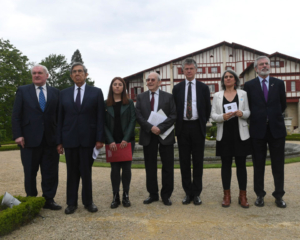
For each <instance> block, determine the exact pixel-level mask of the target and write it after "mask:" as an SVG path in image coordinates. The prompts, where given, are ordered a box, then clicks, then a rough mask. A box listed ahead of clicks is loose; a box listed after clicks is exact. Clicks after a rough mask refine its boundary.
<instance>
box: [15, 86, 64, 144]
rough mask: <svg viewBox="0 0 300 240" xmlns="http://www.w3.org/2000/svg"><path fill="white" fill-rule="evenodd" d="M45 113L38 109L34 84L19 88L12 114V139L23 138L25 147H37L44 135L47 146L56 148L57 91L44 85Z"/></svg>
mask: <svg viewBox="0 0 300 240" xmlns="http://www.w3.org/2000/svg"><path fill="white" fill-rule="evenodd" d="M46 88H47V102H46V107H45V111H44V112H43V111H42V109H41V108H40V104H39V102H38V98H37V95H36V89H35V85H34V84H29V85H24V86H20V87H19V88H18V90H17V93H16V98H15V103H14V107H13V114H12V130H13V139H14V140H15V139H16V138H19V137H24V140H25V147H38V146H39V145H40V144H41V142H42V139H43V136H44V134H45V139H46V141H47V144H48V146H56V141H55V134H56V126H57V112H58V99H59V90H57V89H56V88H53V87H50V86H48V85H46Z"/></svg>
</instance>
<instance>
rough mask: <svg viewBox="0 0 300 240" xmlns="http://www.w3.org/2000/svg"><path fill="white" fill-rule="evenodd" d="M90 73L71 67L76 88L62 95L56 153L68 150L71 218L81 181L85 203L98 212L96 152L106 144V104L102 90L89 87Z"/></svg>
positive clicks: (68, 193)
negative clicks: (94, 193) (94, 180)
mask: <svg viewBox="0 0 300 240" xmlns="http://www.w3.org/2000/svg"><path fill="white" fill-rule="evenodd" d="M87 76H88V73H87V69H86V68H85V66H84V65H83V64H82V63H74V64H73V65H72V67H71V78H72V80H73V81H74V83H75V86H73V87H70V88H67V89H64V90H62V91H61V94H60V102H59V115H58V126H57V128H58V131H57V144H58V146H57V151H58V153H60V154H62V153H63V148H64V149H65V154H66V162H67V205H68V207H67V208H66V209H65V213H66V214H72V213H74V212H75V210H76V209H77V205H78V203H77V202H78V187H79V181H80V177H81V180H82V203H83V205H84V206H85V208H86V209H87V210H88V211H89V212H97V211H98V209H97V207H96V205H95V204H94V203H93V196H92V165H93V163H94V159H93V157H92V154H93V149H94V147H96V148H97V149H99V148H101V147H103V143H104V113H105V112H104V100H103V94H102V91H101V89H99V88H96V87H91V86H88V85H87V84H86V83H85V80H86V78H87Z"/></svg>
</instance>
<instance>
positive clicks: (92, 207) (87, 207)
mask: <svg viewBox="0 0 300 240" xmlns="http://www.w3.org/2000/svg"><path fill="white" fill-rule="evenodd" d="M84 208H85V209H87V210H88V211H89V212H97V211H98V208H97V206H96V205H95V204H94V203H92V204H90V205H88V206H84Z"/></svg>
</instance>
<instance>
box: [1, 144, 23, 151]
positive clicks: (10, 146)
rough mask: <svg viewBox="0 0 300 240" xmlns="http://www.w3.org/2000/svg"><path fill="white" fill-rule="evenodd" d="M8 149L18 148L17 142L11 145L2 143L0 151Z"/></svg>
mask: <svg viewBox="0 0 300 240" xmlns="http://www.w3.org/2000/svg"><path fill="white" fill-rule="evenodd" d="M10 150H20V147H19V146H18V145H17V144H13V145H2V146H1V147H0V151H10Z"/></svg>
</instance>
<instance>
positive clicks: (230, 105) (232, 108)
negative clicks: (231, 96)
mask: <svg viewBox="0 0 300 240" xmlns="http://www.w3.org/2000/svg"><path fill="white" fill-rule="evenodd" d="M224 108H225V113H230V112H235V111H237V110H238V109H237V104H236V102H234V103H228V104H225V105H224Z"/></svg>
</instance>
